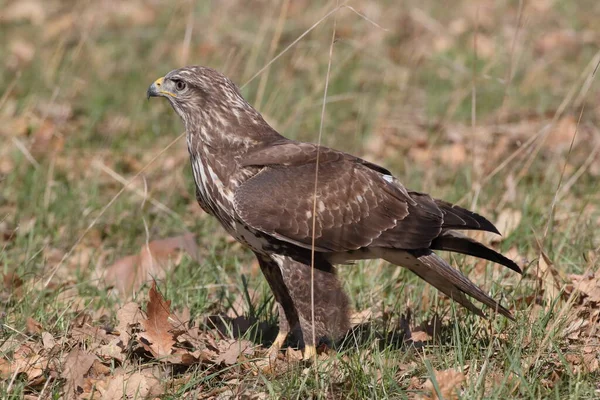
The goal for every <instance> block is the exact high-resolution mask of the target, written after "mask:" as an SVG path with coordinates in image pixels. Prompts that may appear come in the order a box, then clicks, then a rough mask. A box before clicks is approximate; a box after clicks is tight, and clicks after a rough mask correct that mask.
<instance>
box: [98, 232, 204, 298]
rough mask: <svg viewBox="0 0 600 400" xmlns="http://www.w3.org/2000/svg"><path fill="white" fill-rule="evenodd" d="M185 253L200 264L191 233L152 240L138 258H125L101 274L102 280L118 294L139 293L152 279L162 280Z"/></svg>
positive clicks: (137, 255)
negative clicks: (183, 252)
mask: <svg viewBox="0 0 600 400" xmlns="http://www.w3.org/2000/svg"><path fill="white" fill-rule="evenodd" d="M181 250H185V251H186V252H187V253H188V254H189V255H190V256H191V257H192V258H193V259H194V260H196V261H198V260H199V249H198V246H197V244H196V240H195V236H194V235H193V234H191V233H188V234H185V235H182V236H176V237H172V238H168V239H162V240H154V241H152V242H150V243H148V244H147V245H144V246H142V248H141V250H140V252H139V253H138V254H135V255H132V256H127V257H124V258H122V259H120V260H118V261H117V262H115V263H114V264H113V265H111V266H110V267H109V268H107V269H106V271H104V274H103V275H104V276H103V280H104V282H105V283H106V284H107V285H108V286H114V287H115V288H116V289H117V290H118V291H119V292H120V293H121V294H126V295H129V294H131V293H132V292H136V291H138V290H139V289H140V288H141V287H142V285H143V284H144V283H146V282H148V281H149V280H151V279H162V278H164V277H165V275H166V274H167V272H169V271H170V270H171V268H173V267H174V266H177V265H179V263H180V262H181V257H182V252H181Z"/></svg>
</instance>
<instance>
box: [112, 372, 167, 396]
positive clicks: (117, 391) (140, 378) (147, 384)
mask: <svg viewBox="0 0 600 400" xmlns="http://www.w3.org/2000/svg"><path fill="white" fill-rule="evenodd" d="M163 393H164V390H163V387H162V385H161V383H160V381H159V380H158V379H157V378H156V377H155V376H154V375H153V374H152V371H151V370H150V369H144V370H141V371H136V372H134V373H132V374H129V373H127V372H125V371H120V372H119V373H118V374H116V375H115V376H113V377H112V378H111V380H110V383H109V384H108V387H107V388H106V391H105V392H104V394H103V396H102V399H103V400H122V399H151V398H154V397H157V396H160V395H161V394H163Z"/></svg>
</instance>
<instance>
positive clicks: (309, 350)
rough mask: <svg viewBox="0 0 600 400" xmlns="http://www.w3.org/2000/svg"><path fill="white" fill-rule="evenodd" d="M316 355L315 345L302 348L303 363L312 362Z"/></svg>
mask: <svg viewBox="0 0 600 400" xmlns="http://www.w3.org/2000/svg"><path fill="white" fill-rule="evenodd" d="M316 354H317V347H316V346H315V345H312V344H311V345H308V344H307V345H306V346H304V353H303V354H302V359H303V360H304V361H312V360H313V359H314V358H315V356H316Z"/></svg>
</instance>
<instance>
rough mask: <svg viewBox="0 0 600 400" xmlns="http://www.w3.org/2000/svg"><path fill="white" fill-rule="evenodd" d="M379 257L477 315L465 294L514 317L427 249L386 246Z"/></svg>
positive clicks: (479, 310) (480, 314)
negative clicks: (390, 247)
mask: <svg viewBox="0 0 600 400" xmlns="http://www.w3.org/2000/svg"><path fill="white" fill-rule="evenodd" d="M382 258H384V259H385V260H386V261H388V262H390V263H392V264H396V265H400V266H402V267H405V268H408V269H409V270H411V271H412V272H414V273H415V274H416V275H417V276H419V277H420V278H422V279H423V280H425V281H426V282H428V283H429V284H431V285H433V286H434V287H436V288H437V289H438V290H440V291H441V292H442V293H444V294H445V295H446V296H448V297H450V298H451V299H452V300H454V301H456V302H457V303H459V304H460V305H462V306H463V307H465V308H467V309H468V310H470V311H471V312H473V313H475V314H477V315H479V316H482V317H485V315H484V314H483V312H482V311H481V309H479V308H477V307H476V306H475V305H474V304H473V303H472V302H471V301H470V300H469V299H468V297H467V296H466V295H469V296H471V297H472V298H474V299H475V300H478V301H480V302H482V303H483V304H485V305H486V306H488V307H490V308H492V309H493V310H495V311H497V312H498V313H500V314H502V315H504V316H505V317H507V318H509V319H511V320H513V321H514V317H513V316H512V314H511V312H510V311H509V310H508V309H506V308H505V307H503V306H502V305H501V304H499V303H498V302H496V301H495V300H494V299H492V298H491V297H490V296H488V295H487V294H485V293H484V292H483V291H482V290H481V289H480V288H479V287H477V286H476V285H475V284H474V283H473V282H471V281H470V280H469V279H468V278H467V277H465V276H464V275H463V274H462V273H461V272H460V271H458V270H457V269H454V268H452V267H451V266H450V265H449V264H448V263H447V262H446V261H444V259H442V258H441V257H440V256H438V255H437V254H435V253H434V252H432V251H430V250H419V251H411V252H407V251H402V250H391V249H390V250H387V249H386V251H384V252H383V254H382Z"/></svg>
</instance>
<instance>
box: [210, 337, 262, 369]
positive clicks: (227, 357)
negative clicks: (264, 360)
mask: <svg viewBox="0 0 600 400" xmlns="http://www.w3.org/2000/svg"><path fill="white" fill-rule="evenodd" d="M223 343H224V344H225V343H226V346H227V349H226V350H225V351H224V352H222V353H221V354H220V355H219V356H218V357H217V359H216V360H215V364H225V365H233V364H235V363H237V361H238V358H239V357H240V356H241V355H246V356H252V355H253V354H254V345H253V344H252V342H250V341H248V340H232V341H227V342H223Z"/></svg>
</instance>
